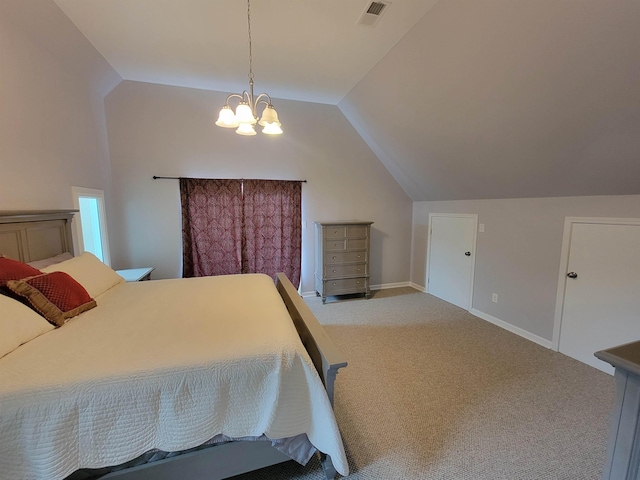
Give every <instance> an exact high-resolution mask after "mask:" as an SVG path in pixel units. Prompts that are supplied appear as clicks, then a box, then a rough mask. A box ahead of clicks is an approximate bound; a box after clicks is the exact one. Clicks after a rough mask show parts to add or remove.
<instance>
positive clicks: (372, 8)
mask: <svg viewBox="0 0 640 480" xmlns="http://www.w3.org/2000/svg"><path fill="white" fill-rule="evenodd" d="M389 5H391V2H376V1H373V2H371V3H369V4H368V5H367V8H365V10H364V12H362V15H360V18H359V19H358V25H365V26H367V27H373V26H375V25H376V24H377V23H378V22H379V21H380V17H382V14H383V13H384V12H386V11H387V7H388V6H389Z"/></svg>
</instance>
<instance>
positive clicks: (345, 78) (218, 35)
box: [55, 0, 437, 104]
mask: <svg viewBox="0 0 640 480" xmlns="http://www.w3.org/2000/svg"><path fill="white" fill-rule="evenodd" d="M436 1H437V0H394V1H393V2H388V3H389V5H388V7H387V8H385V10H384V11H383V14H382V15H381V16H380V18H379V20H378V22H377V24H376V25H375V26H363V25H360V24H358V20H359V18H360V16H361V14H362V13H363V12H364V11H365V10H366V8H367V7H368V6H369V4H370V3H371V1H370V0H322V1H320V0H305V1H301V0H277V1H275V0H254V1H253V2H252V4H251V36H252V44H253V45H252V51H253V72H254V77H255V78H254V81H255V89H256V93H261V92H267V93H269V94H270V95H271V96H273V97H277V98H287V99H292V100H303V101H310V102H318V103H328V104H337V103H338V102H339V101H340V100H341V99H342V98H343V97H344V96H345V95H346V94H347V93H348V92H349V91H350V90H351V89H352V88H353V87H354V86H355V85H356V84H357V83H358V82H359V81H360V80H361V79H362V78H363V77H364V76H365V75H366V74H367V72H369V70H371V68H372V67H374V66H375V65H376V63H378V62H379V61H380V60H381V59H382V58H383V57H384V56H385V55H386V54H387V53H388V52H389V50H390V49H391V48H392V47H393V46H394V45H395V44H396V43H397V42H398V41H399V40H400V39H401V38H402V37H403V36H404V35H405V34H406V33H407V32H408V31H409V30H410V29H411V27H413V26H414V25H415V23H416V22H417V21H418V20H420V18H421V17H423V16H424V15H425V13H426V12H427V11H428V10H429V9H430V8H431V7H432V6H433V5H434V4H435V3H436ZM55 2H56V4H57V5H58V6H59V7H60V8H61V9H62V11H63V12H64V13H65V14H66V15H67V16H68V17H69V18H70V19H71V21H72V22H73V23H74V24H75V25H76V27H77V28H78V29H79V30H80V31H81V32H82V33H83V34H84V36H85V37H86V38H87V39H88V40H89V41H90V42H91V43H92V44H93V46H94V47H95V48H96V49H97V50H98V51H99V52H100V54H101V55H102V56H103V57H104V58H105V59H106V60H107V61H108V62H109V64H110V65H111V66H112V67H113V68H114V69H115V70H116V71H117V72H118V74H120V76H121V77H122V78H123V79H125V80H135V81H142V82H150V83H160V84H167V85H176V86H183V87H191V88H201V89H207V90H217V91H224V92H226V91H229V92H239V91H242V90H243V89H247V88H248V78H247V74H248V70H249V65H248V64H249V48H248V32H247V4H246V3H245V2H243V1H240V0H92V1H87V0H55Z"/></svg>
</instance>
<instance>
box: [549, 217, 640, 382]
mask: <svg viewBox="0 0 640 480" xmlns="http://www.w3.org/2000/svg"><path fill="white" fill-rule="evenodd" d="M639 249H640V225H611V224H589V223H574V224H573V225H572V227H571V241H570V247H569V262H568V268H567V272H566V273H567V279H566V286H565V294H564V302H563V310H562V320H561V326H560V342H559V350H560V352H562V353H564V354H566V355H569V356H570V357H573V358H575V359H577V360H580V361H581V362H584V363H587V364H589V365H592V366H594V367H596V368H598V369H600V370H603V371H605V372H608V373H613V367H611V366H610V365H609V364H608V363H606V362H603V361H601V360H598V359H597V358H595V357H594V356H593V354H594V353H595V352H596V351H598V350H604V349H606V348H611V347H614V346H617V345H621V344H624V343H629V342H632V341H636V340H640V254H639Z"/></svg>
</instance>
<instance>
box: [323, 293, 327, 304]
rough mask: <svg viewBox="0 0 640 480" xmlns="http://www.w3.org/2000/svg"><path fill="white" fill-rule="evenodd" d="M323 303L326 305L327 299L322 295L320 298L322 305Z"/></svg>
mask: <svg viewBox="0 0 640 480" xmlns="http://www.w3.org/2000/svg"><path fill="white" fill-rule="evenodd" d="M325 303H327V297H325V296H324V295H323V296H322V304H323V305H324V304H325Z"/></svg>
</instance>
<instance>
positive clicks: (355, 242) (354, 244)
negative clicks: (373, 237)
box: [347, 238, 367, 250]
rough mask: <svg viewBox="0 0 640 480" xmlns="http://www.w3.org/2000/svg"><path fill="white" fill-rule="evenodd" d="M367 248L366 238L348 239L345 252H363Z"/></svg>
mask: <svg viewBox="0 0 640 480" xmlns="http://www.w3.org/2000/svg"><path fill="white" fill-rule="evenodd" d="M366 248H367V239H366V238H348V239H347V250H364V249H366Z"/></svg>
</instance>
